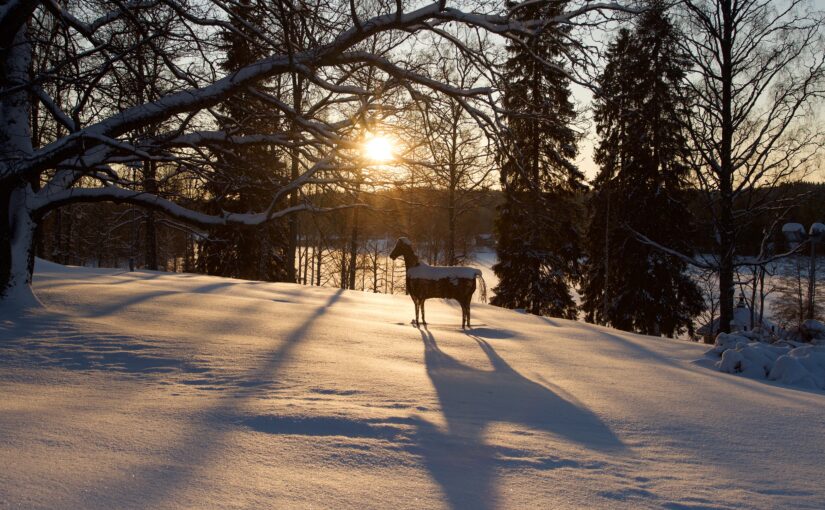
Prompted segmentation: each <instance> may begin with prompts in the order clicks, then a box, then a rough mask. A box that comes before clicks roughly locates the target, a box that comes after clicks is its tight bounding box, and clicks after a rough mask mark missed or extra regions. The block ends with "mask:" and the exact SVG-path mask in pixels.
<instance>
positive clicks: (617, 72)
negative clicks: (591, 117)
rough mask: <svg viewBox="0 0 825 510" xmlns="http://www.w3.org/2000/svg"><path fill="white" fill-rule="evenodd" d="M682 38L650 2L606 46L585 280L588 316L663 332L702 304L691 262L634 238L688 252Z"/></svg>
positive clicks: (684, 322) (687, 323)
mask: <svg viewBox="0 0 825 510" xmlns="http://www.w3.org/2000/svg"><path fill="white" fill-rule="evenodd" d="M677 37H678V33H677V31H676V29H675V28H674V26H673V25H672V24H671V23H670V21H669V20H668V18H667V16H666V13H665V10H664V6H663V3H662V2H659V1H653V2H651V3H650V9H649V10H647V11H646V12H645V13H644V14H642V15H641V17H640V18H639V19H638V21H637V25H636V27H635V28H634V29H633V30H632V31H631V30H628V29H623V30H621V32H620V33H619V35H618V37H617V38H616V39H615V40H614V41H613V43H612V44H611V45H610V48H609V50H608V53H607V65H606V67H605V69H604V71H603V73H602V75H601V76H600V78H599V89H600V91H601V92H600V93H599V94H598V95H597V96H596V107H595V121H596V130H597V133H598V134H599V136H600V139H601V141H600V143H599V145H598V146H597V148H596V151H595V160H596V163H597V164H598V165H599V166H600V171H599V174H598V175H597V177H596V179H595V182H594V188H595V189H594V191H595V193H594V195H593V198H592V201H591V204H590V205H591V211H592V217H591V222H590V225H589V228H588V233H587V237H586V239H587V252H588V263H587V265H586V269H585V275H584V279H583V285H582V298H583V303H582V308H583V309H584V311H585V314H586V318H587V320H588V321H591V322H593V321H596V322H599V323H603V324H609V325H611V326H613V327H615V328H618V329H623V330H627V331H635V332H638V333H643V334H649V335H657V336H658V335H667V336H673V335H674V334H676V333H679V332H681V331H684V330H685V329H688V330H690V329H691V328H692V326H691V324H692V318H693V317H694V316H696V315H697V314H698V313H699V312H700V311H701V310H702V306H703V305H702V298H701V294H700V292H699V289H698V288H697V287H696V285H695V284H694V283H693V281H692V280H691V279H690V278H689V276H688V275H687V274H686V265H685V263H684V262H683V261H682V260H681V259H679V258H676V257H673V256H671V255H668V254H667V253H665V252H663V251H661V250H659V249H657V248H655V247H652V246H650V245H647V244H643V243H642V242H640V241H639V240H638V238H637V236H636V233H640V234H643V235H645V236H648V237H650V238H655V239H656V240H657V241H659V242H661V243H663V244H664V245H666V246H669V247H672V248H675V249H677V250H679V251H681V252H683V253H690V251H691V244H690V240H691V228H690V221H689V217H690V215H689V213H688V211H687V209H686V208H685V207H684V206H683V205H682V203H681V199H682V195H683V188H684V185H685V179H686V175H687V172H688V169H687V166H686V165H685V164H684V161H685V150H686V149H685V148H686V146H687V141H686V140H685V136H684V134H683V131H682V129H681V127H680V126H681V123H680V115H683V114H684V110H683V109H682V106H681V104H682V103H681V101H682V98H684V97H685V89H684V87H683V83H684V79H685V59H684V58H683V54H681V53H680V50H679V46H678V45H677V44H676V42H677V39H676V38H677Z"/></svg>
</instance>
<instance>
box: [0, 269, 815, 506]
mask: <svg viewBox="0 0 825 510" xmlns="http://www.w3.org/2000/svg"><path fill="white" fill-rule="evenodd" d="M35 288H36V291H37V293H38V295H39V297H40V298H41V299H42V301H43V302H44V303H45V304H46V305H47V308H46V309H45V310H42V311H40V312H38V313H36V314H35V315H33V316H29V317H26V318H25V319H21V318H19V317H14V316H7V317H6V318H4V319H3V320H2V322H0V466H2V467H0V508H4V507H12V508H18V507H20V508H468V509H486V508H490V509H491V508H598V507H602V508H640V507H655V508H743V507H744V508H789V507H796V508H823V507H825V484H823V483H822V473H823V466H825V440H823V438H824V437H825V393H823V392H815V391H801V390H798V389H791V388H787V387H783V386H779V385H776V384H770V383H767V382H764V381H756V380H750V379H745V378H741V377H737V376H733V375H728V374H722V373H719V372H715V371H712V370H709V369H707V368H704V367H702V366H700V365H699V364H697V363H695V362H694V360H696V359H698V358H701V357H702V353H703V351H704V347H703V346H699V345H695V344H691V343H686V342H676V341H665V340H661V339H655V338H648V337H641V336H636V335H631V334H627V333H621V332H617V331H614V330H610V329H605V328H601V327H596V326H592V325H588V324H583V323H577V322H570V321H564V320H555V319H543V318H539V317H533V316H527V315H521V314H518V313H515V312H511V311H507V310H501V309H497V308H494V307H490V306H486V305H478V304H474V308H473V314H474V315H473V319H474V323H475V326H476V327H475V328H474V329H473V330H471V331H468V332H463V331H461V330H460V329H459V328H458V325H459V324H460V312H459V309H458V307H457V305H454V304H449V303H444V302H438V301H430V302H429V303H428V305H427V306H428V309H427V317H428V318H429V319H430V320H431V321H432V324H430V325H429V326H428V327H427V328H422V329H420V330H419V329H416V328H413V327H412V326H411V325H410V324H409V321H410V319H411V318H412V310H413V309H412V303H411V302H410V301H409V299H408V298H406V297H404V296H386V295H376V294H368V293H361V292H348V291H336V290H332V289H318V288H306V287H300V286H297V285H286V284H268V283H258V282H244V281H235V280H228V279H220V278H212V277H205V276H194V275H180V274H163V273H150V272H136V273H119V272H117V271H115V270H88V269H78V268H64V267H62V266H57V265H53V264H48V263H40V264H39V267H38V271H37V274H36V284H35Z"/></svg>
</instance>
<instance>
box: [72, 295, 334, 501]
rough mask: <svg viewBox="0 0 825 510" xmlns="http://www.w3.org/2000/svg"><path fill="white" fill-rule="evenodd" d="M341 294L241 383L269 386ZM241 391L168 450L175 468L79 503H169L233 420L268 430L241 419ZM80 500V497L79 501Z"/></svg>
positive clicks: (117, 484) (261, 422) (258, 421)
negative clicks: (114, 496)
mask: <svg viewBox="0 0 825 510" xmlns="http://www.w3.org/2000/svg"><path fill="white" fill-rule="evenodd" d="M342 293H343V290H339V291H338V292H336V293H335V294H334V295H332V296H331V297H330V298H329V299H328V300H327V302H326V303H324V304H322V305H321V306H319V307H318V308H317V309H316V310H315V311H314V312H313V313H312V314H311V315H310V316H309V318H308V319H307V320H306V321H305V322H304V323H303V324H301V325H300V326H298V327H297V328H295V329H294V330H293V331H292V332H291V333H290V334H289V335H288V336H287V337H286V338H284V340H283V342H281V343H280V344H279V345H278V347H277V348H276V349H274V350H273V351H272V352H270V353H269V355H268V356H267V357H266V359H267V361H266V363H264V364H263V365H261V366H259V367H258V368H257V369H255V370H253V371H250V372H249V373H248V374H246V375H247V377H246V378H247V379H250V380H257V381H263V380H268V381H275V378H276V377H277V375H278V371H279V370H280V369H281V367H282V365H283V364H284V363H285V362H286V361H287V360H289V359H290V354H291V353H292V351H293V350H294V349H295V347H296V346H297V345H298V344H299V343H300V342H301V340H303V339H304V338H306V336H307V334H308V333H309V332H310V331H311V329H312V327H313V326H314V325H315V324H316V321H317V319H318V318H319V317H321V316H322V315H323V314H324V312H325V311H326V309H327V308H329V307H331V306H332V305H333V304H335V303H336V302H337V301H338V300H339V299H340V298H341V295H342ZM254 396H255V394H254V393H249V392H248V391H247V388H244V387H243V386H237V387H235V388H233V389H232V390H231V391H227V392H225V393H223V394H221V396H220V397H219V398H218V399H217V400H216V404H215V405H214V406H213V407H211V408H209V409H205V410H203V412H201V413H199V416H201V417H202V418H201V419H200V420H199V421H196V422H194V423H192V427H191V428H190V429H189V430H187V431H186V433H185V434H183V435H181V437H182V438H183V440H182V441H181V442H180V443H179V444H177V445H169V448H168V450H167V455H168V456H169V458H171V459H185V462H175V463H174V467H172V468H167V469H159V468H158V467H157V466H148V467H145V468H141V469H137V470H136V472H135V473H133V477H132V478H131V480H127V481H123V479H122V478H119V479H113V480H110V481H107V482H106V483H100V484H99V486H101V487H106V490H105V491H102V492H101V493H100V498H101V500H100V501H98V502H95V501H94V499H95V496H96V494H84V495H83V496H82V497H83V500H82V501H83V502H84V503H91V505H92V506H101V507H102V506H104V505H105V504H106V503H111V499H110V496H111V494H117V495H118V501H123V502H131V503H132V504H131V505H127V506H137V507H141V508H157V507H158V506H161V505H162V503H164V502H167V501H176V500H175V494H174V492H175V490H176V489H178V488H180V487H183V486H185V485H186V484H187V483H188V482H190V481H191V478H192V477H193V476H195V472H196V470H197V469H199V468H200V467H202V466H206V465H208V464H209V462H210V458H211V456H212V455H214V453H215V452H214V451H213V450H214V449H219V448H221V446H222V439H223V438H224V437H225V436H226V435H227V434H229V433H230V432H231V431H234V430H236V427H237V424H238V423H237V419H238V418H239V417H241V418H242V420H241V423H242V424H245V425H247V426H250V427H251V428H253V429H254V428H256V426H258V427H267V426H270V425H269V424H268V423H267V422H266V418H255V417H249V416H246V415H245V414H244V412H243V408H244V406H245V403H246V402H247V400H249V399H251V398H254ZM79 496H80V495H79Z"/></svg>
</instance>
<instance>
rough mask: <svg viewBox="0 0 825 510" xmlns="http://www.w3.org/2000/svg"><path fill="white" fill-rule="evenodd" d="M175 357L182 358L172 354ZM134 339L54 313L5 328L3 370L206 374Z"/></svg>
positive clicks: (1, 330)
mask: <svg viewBox="0 0 825 510" xmlns="http://www.w3.org/2000/svg"><path fill="white" fill-rule="evenodd" d="M171 354H178V353H175V352H174V351H172V353H171ZM179 354H180V356H174V355H172V356H170V348H169V347H168V346H165V345H161V344H158V343H155V342H152V341H148V340H143V341H139V340H137V339H135V338H134V337H131V336H125V335H117V334H110V333H105V334H103V333H99V332H97V331H92V330H88V331H87V330H84V329H82V328H80V327H78V326H77V325H75V324H74V323H73V322H72V321H70V320H67V319H64V318H62V317H61V316H60V315H59V314H56V313H54V312H52V313H50V314H49V315H47V316H27V317H18V318H16V319H15V320H10V321H4V323H3V324H0V366H2V365H3V364H10V365H35V366H38V367H60V368H65V369H67V370H101V371H111V372H122V373H143V374H146V373H164V372H182V373H201V372H205V371H206V370H207V369H206V368H203V367H202V366H200V364H199V363H198V362H197V361H195V360H192V359H187V358H188V356H187V355H186V353H184V352H180V353H179Z"/></svg>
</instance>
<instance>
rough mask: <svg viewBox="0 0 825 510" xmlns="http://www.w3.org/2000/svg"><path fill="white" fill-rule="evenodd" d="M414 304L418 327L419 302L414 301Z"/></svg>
mask: <svg viewBox="0 0 825 510" xmlns="http://www.w3.org/2000/svg"><path fill="white" fill-rule="evenodd" d="M413 304H414V305H415V325H416V326H418V300H417V299H413Z"/></svg>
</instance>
